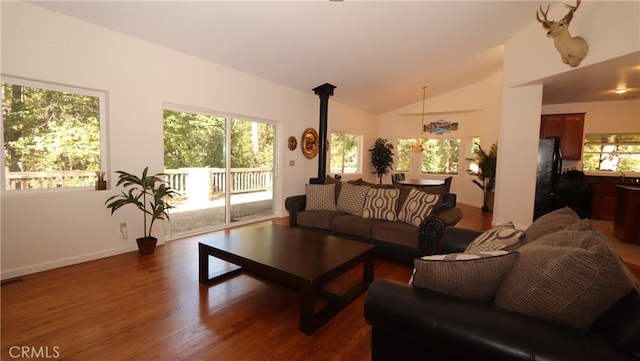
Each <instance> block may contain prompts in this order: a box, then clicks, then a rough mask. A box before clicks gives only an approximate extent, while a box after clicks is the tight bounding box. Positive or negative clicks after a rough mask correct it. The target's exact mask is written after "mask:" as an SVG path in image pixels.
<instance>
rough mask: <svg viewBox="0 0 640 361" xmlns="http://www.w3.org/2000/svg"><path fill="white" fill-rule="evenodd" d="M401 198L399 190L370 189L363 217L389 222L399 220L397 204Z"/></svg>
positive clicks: (365, 201)
mask: <svg viewBox="0 0 640 361" xmlns="http://www.w3.org/2000/svg"><path fill="white" fill-rule="evenodd" d="M399 196H400V191H399V190H397V189H383V188H377V189H374V188H371V189H369V191H368V192H367V196H366V198H365V200H364V209H363V210H362V217H364V218H377V219H384V220H387V221H395V220H397V219H398V216H397V214H396V204H397V203H398V197H399Z"/></svg>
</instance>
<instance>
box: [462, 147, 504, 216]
mask: <svg viewBox="0 0 640 361" xmlns="http://www.w3.org/2000/svg"><path fill="white" fill-rule="evenodd" d="M476 144H477V145H478V149H476V151H475V156H476V159H475V160H476V162H477V164H478V171H477V172H474V171H472V170H469V173H470V174H472V175H475V176H476V177H477V178H478V179H474V180H472V182H473V183H475V184H476V185H478V187H480V189H482V191H483V192H484V197H483V202H482V211H483V212H488V211H489V203H492V202H490V201H489V199H490V198H491V196H492V195H493V191H494V188H495V185H496V165H497V162H498V144H497V143H493V145H491V149H489V153H487V152H485V151H484V149H482V147H481V146H480V144H478V143H476Z"/></svg>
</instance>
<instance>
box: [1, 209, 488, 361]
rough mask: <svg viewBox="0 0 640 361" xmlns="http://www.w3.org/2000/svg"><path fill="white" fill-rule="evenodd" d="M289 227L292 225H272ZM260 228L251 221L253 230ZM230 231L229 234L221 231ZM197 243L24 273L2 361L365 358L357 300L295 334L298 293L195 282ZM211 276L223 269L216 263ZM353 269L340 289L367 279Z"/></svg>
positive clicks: (396, 276)
mask: <svg viewBox="0 0 640 361" xmlns="http://www.w3.org/2000/svg"><path fill="white" fill-rule="evenodd" d="M460 207H461V208H463V211H464V217H463V219H462V221H461V222H460V223H459V224H458V226H460V227H465V228H473V229H488V228H490V227H491V213H482V212H481V211H480V209H478V208H474V207H470V206H466V205H463V204H461V205H460ZM271 222H273V223H278V224H285V225H286V224H287V219H286V218H283V219H276V220H273V221H271ZM260 224H264V222H262V223H258V224H254V225H248V226H245V227H253V226H257V225H260ZM220 232H233V230H227V231H220ZM198 240H199V237H198V236H195V237H189V238H185V239H182V240H178V241H173V242H170V243H168V244H167V245H165V246H162V247H158V248H157V249H156V253H155V254H153V255H148V256H139V255H138V254H137V252H130V253H126V254H121V255H118V256H114V257H109V258H104V259H100V260H96V261H91V262H86V263H82V264H78V265H73V266H69V267H64V268H59V269H55V270H51V271H46V272H41V273H37V274H32V275H28V276H24V277H23V279H24V281H23V282H15V283H10V284H7V285H4V286H3V287H2V293H1V311H2V314H1V318H0V321H1V349H0V352H1V353H0V358H2V359H11V357H9V355H8V350H9V348H10V347H12V346H34V347H46V346H49V347H53V346H58V347H59V352H60V358H61V359H73V360H123V359H127V360H176V359H183V360H310V361H314V360H349V361H356V360H369V359H370V358H371V352H370V349H371V329H370V327H369V326H368V325H367V324H366V322H365V320H364V309H363V304H364V298H365V295H361V296H360V297H358V298H357V299H356V300H355V301H354V302H352V303H351V304H350V305H348V306H347V307H346V308H345V309H344V310H342V311H341V312H340V313H339V314H337V315H336V316H335V317H334V318H332V319H331V320H330V321H329V322H327V324H325V325H324V326H323V327H321V328H320V329H319V330H318V331H316V332H315V333H314V334H313V335H311V336H307V335H305V334H303V333H302V332H300V331H299V330H298V316H299V307H300V306H299V297H300V295H299V294H298V293H297V292H296V291H294V290H291V289H289V288H286V287H283V286H281V285H278V284H275V283H271V282H268V281H265V280H262V279H258V278H255V277H252V276H250V275H247V274H238V275H236V276H234V277H230V278H229V279H227V280H225V281H224V282H220V283H218V284H215V285H212V286H202V285H200V284H199V282H198V247H197V244H198ZM210 262H211V264H210V269H211V271H215V270H216V269H221V268H223V267H225V266H226V264H225V262H222V261H219V260H213V259H212V260H211V261H210ZM361 272H362V269H361V268H356V269H354V270H352V271H350V272H348V273H347V274H345V275H344V278H340V279H339V280H337V283H336V284H335V285H332V287H335V288H336V289H340V288H341V287H343V286H345V285H349V284H352V282H353V281H354V280H357V279H358V277H361V275H362V274H361ZM411 272H412V269H411V267H408V266H404V265H398V264H394V263H390V262H386V261H382V260H376V261H375V278H389V279H393V280H397V281H400V282H407V281H408V280H409V277H410V276H411Z"/></svg>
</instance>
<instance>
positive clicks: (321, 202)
mask: <svg viewBox="0 0 640 361" xmlns="http://www.w3.org/2000/svg"><path fill="white" fill-rule="evenodd" d="M335 191H336V185H335V184H307V185H305V195H306V196H307V205H306V207H305V210H307V211H337V210H338V209H337V208H336V196H335Z"/></svg>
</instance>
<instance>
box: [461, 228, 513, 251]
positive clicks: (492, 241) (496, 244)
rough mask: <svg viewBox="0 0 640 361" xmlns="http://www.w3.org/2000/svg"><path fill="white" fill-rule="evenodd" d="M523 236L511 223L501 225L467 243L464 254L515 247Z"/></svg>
mask: <svg viewBox="0 0 640 361" xmlns="http://www.w3.org/2000/svg"><path fill="white" fill-rule="evenodd" d="M523 234H524V232H522V231H519V230H517V229H516V227H514V225H513V223H512V222H507V223H503V224H500V225H497V226H495V227H493V228H491V229H490V230H488V231H486V232H484V233H482V234H481V235H479V236H478V237H476V238H475V239H474V240H473V241H472V242H471V243H469V245H468V246H467V249H465V250H464V253H477V252H486V251H497V250H501V249H505V248H507V247H511V246H515V245H517V244H518V242H520V239H521V238H522V235H523Z"/></svg>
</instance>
